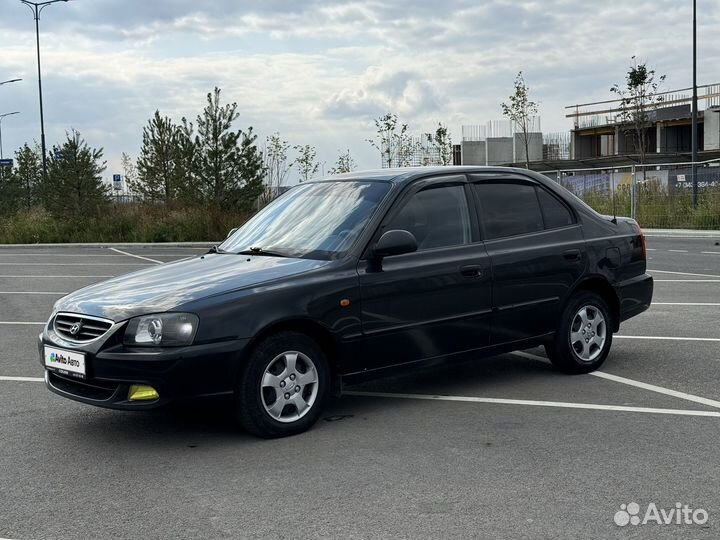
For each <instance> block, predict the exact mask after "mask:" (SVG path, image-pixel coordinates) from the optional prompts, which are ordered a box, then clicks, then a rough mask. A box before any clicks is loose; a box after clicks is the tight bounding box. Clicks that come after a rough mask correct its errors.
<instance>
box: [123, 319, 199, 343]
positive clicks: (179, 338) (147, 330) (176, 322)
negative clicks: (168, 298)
mask: <svg viewBox="0 0 720 540" xmlns="http://www.w3.org/2000/svg"><path fill="white" fill-rule="evenodd" d="M198 322H199V319H198V317H197V315H193V314H192V313H157V314H155V315H143V316H142V317H135V318H134V319H130V322H129V323H128V325H127V328H126V329H125V337H124V339H123V343H125V345H141V346H151V347H178V346H181V345H190V344H192V342H193V339H195V332H197V327H198Z"/></svg>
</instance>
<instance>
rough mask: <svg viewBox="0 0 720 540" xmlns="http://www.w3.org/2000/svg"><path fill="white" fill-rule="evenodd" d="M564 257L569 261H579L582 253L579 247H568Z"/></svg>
mask: <svg viewBox="0 0 720 540" xmlns="http://www.w3.org/2000/svg"><path fill="white" fill-rule="evenodd" d="M563 257H565V259H567V260H568V261H579V260H580V259H582V253H581V252H580V250H579V249H568V250H567V251H565V252H563Z"/></svg>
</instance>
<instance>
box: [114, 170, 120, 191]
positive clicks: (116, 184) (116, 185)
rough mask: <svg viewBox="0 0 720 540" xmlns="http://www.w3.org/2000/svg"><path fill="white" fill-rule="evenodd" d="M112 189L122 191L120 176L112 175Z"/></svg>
mask: <svg viewBox="0 0 720 540" xmlns="http://www.w3.org/2000/svg"><path fill="white" fill-rule="evenodd" d="M113 189H114V190H115V191H122V176H120V175H119V174H113Z"/></svg>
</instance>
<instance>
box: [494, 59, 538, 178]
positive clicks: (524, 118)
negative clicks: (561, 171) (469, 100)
mask: <svg viewBox="0 0 720 540" xmlns="http://www.w3.org/2000/svg"><path fill="white" fill-rule="evenodd" d="M508 99H509V101H508V102H503V103H501V104H500V106H501V107H502V111H503V115H504V116H506V117H507V118H509V119H510V120H512V122H513V123H514V125H515V126H516V127H517V128H518V129H519V130H520V135H521V137H522V141H523V145H524V147H525V166H526V167H527V168H528V169H529V168H530V134H531V133H532V132H533V131H534V129H535V119H536V117H537V114H538V103H537V102H536V101H532V100H531V99H530V88H529V87H528V86H527V85H526V84H525V79H524V78H523V74H522V71H520V72H518V74H517V77H515V91H514V92H513V93H512V94H511V95H510V97H509V98H508Z"/></svg>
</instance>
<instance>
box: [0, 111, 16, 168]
mask: <svg viewBox="0 0 720 540" xmlns="http://www.w3.org/2000/svg"><path fill="white" fill-rule="evenodd" d="M13 114H20V111H14V112H9V113H5V114H0V159H3V144H2V121H3V118H5V117H6V116H12V115H13Z"/></svg>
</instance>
